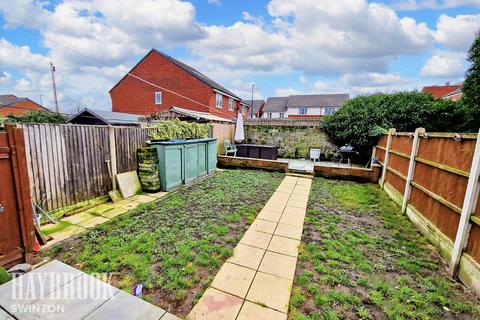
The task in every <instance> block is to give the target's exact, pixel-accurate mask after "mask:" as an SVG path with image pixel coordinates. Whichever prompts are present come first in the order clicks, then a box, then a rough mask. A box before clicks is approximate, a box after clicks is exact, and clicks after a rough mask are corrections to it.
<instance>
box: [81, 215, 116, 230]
mask: <svg viewBox="0 0 480 320" xmlns="http://www.w3.org/2000/svg"><path fill="white" fill-rule="evenodd" d="M108 220H110V219H107V218H105V217H101V216H98V217H94V218H91V219H89V220H85V221H81V222H79V223H78V225H79V226H81V227H83V228H86V229H90V228H93V227H95V226H97V225H99V224H102V223H105V222H107V221H108Z"/></svg>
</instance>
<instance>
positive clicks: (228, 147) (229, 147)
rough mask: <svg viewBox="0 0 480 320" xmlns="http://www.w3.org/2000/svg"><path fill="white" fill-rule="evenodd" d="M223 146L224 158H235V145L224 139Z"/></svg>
mask: <svg viewBox="0 0 480 320" xmlns="http://www.w3.org/2000/svg"><path fill="white" fill-rule="evenodd" d="M223 146H224V147H225V155H226V156H228V154H233V156H234V157H236V156H237V147H235V145H234V144H232V143H231V142H230V140H229V139H225V140H224V141H223Z"/></svg>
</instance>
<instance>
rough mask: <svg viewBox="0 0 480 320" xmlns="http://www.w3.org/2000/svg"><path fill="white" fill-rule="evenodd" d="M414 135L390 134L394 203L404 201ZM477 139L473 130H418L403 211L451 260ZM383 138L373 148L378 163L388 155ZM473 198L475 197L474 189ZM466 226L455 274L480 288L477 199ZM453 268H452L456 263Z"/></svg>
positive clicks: (388, 187) (389, 187)
mask: <svg viewBox="0 0 480 320" xmlns="http://www.w3.org/2000/svg"><path fill="white" fill-rule="evenodd" d="M412 136H413V133H396V134H393V135H392V143H391V146H390V151H389V160H388V164H387V168H386V175H385V186H384V187H385V188H386V191H387V193H388V194H389V195H390V196H392V197H393V198H394V199H395V200H397V202H399V201H401V200H402V199H403V197H404V193H405V189H406V183H407V180H406V179H405V177H407V176H408V171H409V165H408V164H409V161H410V155H411V153H412V152H411V150H412V147H413V144H412V141H413V139H412V138H411V137H412ZM476 139H478V137H477V135H472V134H462V135H455V134H444V133H426V134H423V133H422V134H421V135H420V139H419V144H418V150H417V155H416V157H415V165H414V166H413V167H412V170H411V171H412V180H411V183H410V185H411V192H410V195H409V196H408V195H407V197H406V198H405V199H406V201H407V202H406V204H407V205H406V207H407V215H408V216H409V217H410V218H411V219H412V221H413V222H414V223H415V224H416V225H417V226H418V227H419V229H420V230H421V231H422V232H423V233H424V234H425V235H426V236H427V237H428V238H429V239H430V240H431V241H432V242H433V243H434V244H435V245H437V247H438V248H439V250H440V252H441V253H442V255H443V256H444V258H445V259H447V260H448V262H449V263H450V262H451V261H450V260H449V259H450V255H451V254H452V250H453V244H454V242H455V241H456V237H457V231H458V232H460V231H459V224H460V215H461V213H462V207H463V206H464V198H465V194H466V192H467V183H468V178H469V175H470V170H471V167H472V160H473V156H474V152H475V145H476V142H477V141H476ZM386 141H387V135H384V136H383V137H382V138H381V139H380V142H379V143H378V144H377V147H376V151H375V152H376V153H375V154H376V157H377V158H378V159H379V160H380V162H381V163H384V162H383V161H384V159H385V158H386V152H387V151H386ZM474 196H475V197H478V192H477V194H475V195H474ZM470 225H471V229H470V233H469V234H468V241H467V243H466V248H465V251H464V254H463V255H462V257H461V259H460V267H459V268H460V271H459V277H460V279H461V280H462V281H463V282H464V283H466V284H467V285H469V286H471V287H472V288H474V289H475V290H477V291H478V292H480V281H479V279H480V202H477V203H476V205H475V209H474V212H472V215H471V216H470ZM452 265H454V263H453V262H452ZM452 270H453V271H452V272H454V271H455V270H456V269H455V267H453V268H452ZM467 270H468V271H467ZM475 279H476V280H475Z"/></svg>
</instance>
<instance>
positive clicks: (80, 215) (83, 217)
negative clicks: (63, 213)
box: [62, 211, 95, 224]
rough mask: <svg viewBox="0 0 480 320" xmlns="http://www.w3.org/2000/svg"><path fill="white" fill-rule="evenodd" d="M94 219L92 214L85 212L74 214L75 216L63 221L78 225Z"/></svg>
mask: <svg viewBox="0 0 480 320" xmlns="http://www.w3.org/2000/svg"><path fill="white" fill-rule="evenodd" d="M93 217H95V216H94V215H93V214H91V213H90V212H88V211H84V212H80V213H77V214H74V215H73V216H69V217H66V218H63V219H62V221H64V222H68V223H71V224H77V223H79V222H82V221H85V220H88V219H91V218H93Z"/></svg>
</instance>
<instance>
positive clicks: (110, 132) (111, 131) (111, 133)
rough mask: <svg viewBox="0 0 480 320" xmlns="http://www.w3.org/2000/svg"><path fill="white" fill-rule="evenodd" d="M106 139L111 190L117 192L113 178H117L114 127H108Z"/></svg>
mask: <svg viewBox="0 0 480 320" xmlns="http://www.w3.org/2000/svg"><path fill="white" fill-rule="evenodd" d="M108 139H109V141H110V170H111V171H110V173H111V179H112V190H117V181H116V180H115V177H116V176H117V146H116V143H115V127H114V126H112V125H109V126H108Z"/></svg>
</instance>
